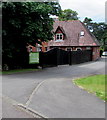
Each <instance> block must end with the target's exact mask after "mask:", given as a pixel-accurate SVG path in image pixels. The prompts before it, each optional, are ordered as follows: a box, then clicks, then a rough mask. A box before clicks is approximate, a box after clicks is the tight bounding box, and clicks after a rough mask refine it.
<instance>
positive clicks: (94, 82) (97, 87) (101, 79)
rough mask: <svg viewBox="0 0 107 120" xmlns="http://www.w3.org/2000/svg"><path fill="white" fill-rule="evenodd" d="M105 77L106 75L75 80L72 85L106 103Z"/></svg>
mask: <svg viewBox="0 0 107 120" xmlns="http://www.w3.org/2000/svg"><path fill="white" fill-rule="evenodd" d="M106 77H107V75H93V76H88V77H85V78H80V79H76V80H74V83H75V84H76V85H77V86H79V87H82V88H83V89H85V90H87V91H88V92H90V93H94V94H95V95H96V96H97V97H99V98H101V99H102V100H104V101H106V102H107V90H106V89H105V88H107V81H106Z"/></svg>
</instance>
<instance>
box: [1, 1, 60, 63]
mask: <svg viewBox="0 0 107 120" xmlns="http://www.w3.org/2000/svg"><path fill="white" fill-rule="evenodd" d="M59 11H60V5H59V4H58V3H56V2H49V3H48V2H4V3H2V15H3V26H2V29H3V30H2V38H3V45H2V46H3V47H2V49H3V50H2V55H3V64H4V63H5V64H10V61H13V63H14V64H17V63H18V62H19V63H21V64H22V65H23V63H26V56H27V49H26V46H27V44H28V43H29V44H31V45H35V44H36V43H38V42H39V41H38V39H40V40H41V41H47V40H51V39H52V38H53V34H52V32H51V31H52V29H53V19H52V18H50V15H58V14H59ZM17 58H20V59H19V61H18V60H17V61H16V63H15V62H14V61H15V59H17Z"/></svg>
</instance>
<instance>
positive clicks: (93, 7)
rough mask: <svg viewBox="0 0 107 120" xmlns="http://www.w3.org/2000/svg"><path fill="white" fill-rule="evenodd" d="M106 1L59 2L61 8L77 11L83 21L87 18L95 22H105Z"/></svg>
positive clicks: (63, 0)
mask: <svg viewBox="0 0 107 120" xmlns="http://www.w3.org/2000/svg"><path fill="white" fill-rule="evenodd" d="M105 1H107V0H59V3H60V5H61V8H62V9H63V10H64V9H72V10H74V11H76V12H77V13H78V14H79V15H78V17H80V20H82V21H83V19H84V18H85V17H89V18H91V19H92V20H93V21H94V22H105Z"/></svg>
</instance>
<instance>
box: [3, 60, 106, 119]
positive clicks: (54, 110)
mask: <svg viewBox="0 0 107 120" xmlns="http://www.w3.org/2000/svg"><path fill="white" fill-rule="evenodd" d="M104 73H105V60H104V59H101V60H99V61H96V62H88V63H84V64H78V65H72V66H68V65H64V66H58V67H53V68H46V69H43V70H41V71H37V72H33V73H27V74H24V73H23V74H14V75H4V76H3V94H4V95H5V96H8V97H9V98H11V99H13V100H15V101H17V104H18V103H19V104H20V103H21V104H23V106H26V107H27V108H28V109H32V111H35V112H36V113H39V114H40V115H43V116H45V117H48V118H55V117H56V118H104V116H105V103H104V102H103V101H102V100H100V99H99V98H97V97H96V96H94V95H92V94H89V93H87V92H86V91H84V90H82V89H80V88H78V87H77V86H75V85H74V84H73V81H72V80H73V79H75V78H78V77H83V76H88V75H94V74H104ZM4 98H5V97H4ZM5 107H6V106H4V108H5ZM3 113H4V114H3V115H4V117H5V115H6V111H4V110H3ZM8 114H10V112H9V113H8ZM7 116H8V115H7ZM9 116H10V115H9Z"/></svg>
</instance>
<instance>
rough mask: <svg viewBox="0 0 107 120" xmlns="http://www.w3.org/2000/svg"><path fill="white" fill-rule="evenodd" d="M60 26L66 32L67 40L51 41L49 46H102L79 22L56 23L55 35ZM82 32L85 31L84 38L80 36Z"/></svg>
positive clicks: (54, 26)
mask: <svg viewBox="0 0 107 120" xmlns="http://www.w3.org/2000/svg"><path fill="white" fill-rule="evenodd" d="M58 26H60V28H61V30H63V31H64V33H65V39H64V40H63V41H60V42H56V41H55V40H51V41H49V42H48V46H100V44H99V42H98V41H97V39H96V38H95V37H94V35H92V33H91V32H90V31H89V30H88V29H87V28H86V27H85V25H84V24H83V23H82V22H80V21H79V20H72V21H55V22H54V25H53V28H54V29H53V31H54V33H55V32H56V30H57V28H58ZM81 31H84V36H81V35H80V33H81Z"/></svg>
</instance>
